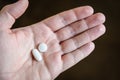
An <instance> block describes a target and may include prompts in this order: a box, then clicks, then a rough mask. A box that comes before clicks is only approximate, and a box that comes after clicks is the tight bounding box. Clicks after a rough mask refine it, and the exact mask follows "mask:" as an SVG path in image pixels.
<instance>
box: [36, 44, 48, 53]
mask: <svg viewBox="0 0 120 80" xmlns="http://www.w3.org/2000/svg"><path fill="white" fill-rule="evenodd" d="M38 49H39V51H40V52H46V51H47V49H48V46H47V44H45V43H40V44H39V46H38Z"/></svg>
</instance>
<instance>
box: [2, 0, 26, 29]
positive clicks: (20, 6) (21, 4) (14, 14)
mask: <svg viewBox="0 0 120 80" xmlns="http://www.w3.org/2000/svg"><path fill="white" fill-rule="evenodd" d="M27 7H28V0H19V1H17V2H16V3H14V4H10V5H7V6H5V7H4V8H3V9H2V10H1V11H0V30H1V29H2V30H3V29H10V28H11V27H12V25H13V24H14V22H15V20H16V19H17V18H19V17H20V16H21V15H22V14H23V13H24V12H25V10H26V9H27Z"/></svg>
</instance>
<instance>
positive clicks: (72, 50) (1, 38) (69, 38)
mask: <svg viewBox="0 0 120 80" xmlns="http://www.w3.org/2000/svg"><path fill="white" fill-rule="evenodd" d="M27 6H28V1H27V0H20V1H18V2H17V3H14V4H11V5H8V6H6V7H4V8H3V9H2V10H1V13H0V80H51V79H55V78H56V77H57V76H58V75H59V74H60V73H61V72H63V71H64V70H66V69H68V68H70V67H71V66H73V65H75V64H76V63H78V62H79V61H80V60H82V59H83V58H85V57H86V56H88V55H89V54H90V53H91V52H92V51H93V49H94V43H92V42H91V41H93V40H95V39H96V38H98V37H99V36H101V35H102V34H103V33H104V32H105V27H104V25H103V23H104V21H105V17H104V15H103V14H101V13H96V14H94V15H93V9H92V8H91V7H89V6H84V7H79V8H75V9H72V10H68V11H65V12H62V13H60V14H57V15H55V16H53V17H50V18H48V19H46V20H43V21H41V22H38V23H36V24H33V25H30V26H26V27H23V28H18V29H10V28H11V27H12V25H13V24H14V22H15V19H16V18H18V17H19V16H20V15H22V14H23V13H24V11H25V10H26V8H27ZM41 42H45V43H46V44H47V45H48V51H47V52H46V53H44V54H42V56H43V60H42V61H40V62H37V61H36V60H35V59H34V57H33V56H32V54H31V51H32V49H34V48H37V47H38V44H39V43H41Z"/></svg>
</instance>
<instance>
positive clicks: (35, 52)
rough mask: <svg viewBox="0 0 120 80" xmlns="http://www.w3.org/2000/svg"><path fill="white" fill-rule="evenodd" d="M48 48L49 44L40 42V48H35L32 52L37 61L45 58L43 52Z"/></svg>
mask: <svg viewBox="0 0 120 80" xmlns="http://www.w3.org/2000/svg"><path fill="white" fill-rule="evenodd" d="M47 49H48V46H47V44H45V43H40V44H39V46H38V50H37V49H33V50H32V54H33V56H34V58H35V59H36V60H37V61H41V60H42V59H43V58H42V55H41V54H42V53H45V52H46V51H47Z"/></svg>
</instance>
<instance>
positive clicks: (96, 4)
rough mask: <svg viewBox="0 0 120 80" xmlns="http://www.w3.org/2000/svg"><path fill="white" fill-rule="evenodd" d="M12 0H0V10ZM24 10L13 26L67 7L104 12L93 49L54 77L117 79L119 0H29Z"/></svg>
mask: <svg viewBox="0 0 120 80" xmlns="http://www.w3.org/2000/svg"><path fill="white" fill-rule="evenodd" d="M11 1H16V0H0V9H1V8H2V7H3V6H4V5H6V4H8V3H10V2H11ZM29 1H30V5H29V8H28V9H27V11H26V13H25V14H24V15H23V16H22V17H21V18H19V19H18V20H17V21H16V23H15V25H14V27H13V28H15V27H19V26H26V25H30V24H33V23H36V22H38V21H41V20H43V19H45V18H47V17H49V16H52V15H54V14H56V13H59V12H61V11H64V10H68V9H71V8H75V7H79V6H83V5H91V6H92V7H93V8H94V9H95V12H103V13H104V14H105V15H106V19H107V20H106V23H105V25H106V28H107V32H106V34H105V35H104V36H102V37H101V38H99V39H98V40H96V41H95V43H96V49H95V51H94V52H93V53H92V54H91V55H90V56H88V57H87V58H86V59H84V60H82V61H81V62H79V63H78V64H77V65H75V66H74V67H72V68H71V69H69V70H67V71H66V72H64V73H62V74H61V75H60V76H59V77H58V78H57V79H56V80H120V78H119V76H120V69H119V68H120V67H119V65H120V61H119V57H120V47H119V46H120V26H119V24H120V0H29Z"/></svg>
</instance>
